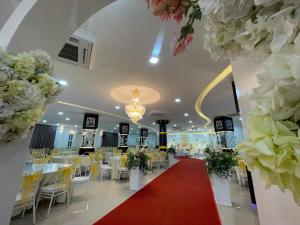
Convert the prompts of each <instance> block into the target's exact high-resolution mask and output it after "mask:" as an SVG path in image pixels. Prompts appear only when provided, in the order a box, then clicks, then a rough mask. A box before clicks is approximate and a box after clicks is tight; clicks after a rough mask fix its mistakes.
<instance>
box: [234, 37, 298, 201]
mask: <svg viewBox="0 0 300 225" xmlns="http://www.w3.org/2000/svg"><path fill="white" fill-rule="evenodd" d="M299 61H300V35H298V37H297V38H296V39H295V42H294V44H291V45H287V46H285V47H284V48H282V49H281V50H280V51H278V52H276V53H273V54H271V55H270V56H269V57H268V58H267V59H266V60H265V61H264V68H265V72H264V73H263V74H260V75H258V81H259V87H258V88H255V89H254V92H253V100H254V101H255V102H256V107H255V108H253V109H252V111H251V113H250V116H249V127H248V128H249V136H248V139H247V140H246V141H245V142H244V143H242V144H241V145H239V146H238V150H239V154H240V156H241V157H242V158H243V159H245V161H246V162H247V165H248V167H249V168H250V170H253V169H255V168H257V169H259V171H260V173H261V175H262V177H263V178H264V180H265V182H266V186H267V188H269V187H271V186H272V185H277V186H278V187H279V188H280V189H281V190H282V191H285V190H290V191H291V192H292V193H293V196H294V199H295V201H296V203H297V204H298V205H299V206H300V129H299V122H300V91H299V90H300V76H299V74H300V67H299Z"/></svg>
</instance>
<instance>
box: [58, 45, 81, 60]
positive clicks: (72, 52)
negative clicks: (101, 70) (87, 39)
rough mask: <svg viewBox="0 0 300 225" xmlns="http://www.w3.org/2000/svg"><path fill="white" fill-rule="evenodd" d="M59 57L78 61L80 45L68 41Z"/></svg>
mask: <svg viewBox="0 0 300 225" xmlns="http://www.w3.org/2000/svg"><path fill="white" fill-rule="evenodd" d="M58 57H60V58H63V59H67V60H71V61H73V62H76V63H78V47H77V46H75V45H71V44H69V43H66V44H65V45H64V47H63V49H62V50H61V51H60V53H59V54H58Z"/></svg>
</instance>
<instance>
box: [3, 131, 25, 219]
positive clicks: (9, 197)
mask: <svg viewBox="0 0 300 225" xmlns="http://www.w3.org/2000/svg"><path fill="white" fill-rule="evenodd" d="M30 139H31V134H30V135H28V137H27V138H25V139H17V140H15V141H13V142H11V143H6V144H0V224H1V225H9V223H10V218H11V213H12V209H13V206H14V202H15V198H16V194H17V192H18V189H19V187H20V185H21V180H22V171H23V169H24V162H25V156H26V153H27V152H28V149H29V144H30Z"/></svg>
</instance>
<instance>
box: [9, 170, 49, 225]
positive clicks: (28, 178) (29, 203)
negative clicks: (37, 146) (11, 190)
mask: <svg viewBox="0 0 300 225" xmlns="http://www.w3.org/2000/svg"><path fill="white" fill-rule="evenodd" d="M42 176H43V175H42V171H38V172H34V173H32V174H27V175H25V176H24V177H23V181H22V188H21V190H20V192H19V193H18V194H17V196H16V199H15V204H14V208H13V209H14V210H18V209H22V218H23V217H24V215H25V211H26V209H29V208H31V207H32V220H33V221H32V222H33V224H35V213H36V208H35V196H36V193H37V191H38V188H39V184H40V181H41V179H42Z"/></svg>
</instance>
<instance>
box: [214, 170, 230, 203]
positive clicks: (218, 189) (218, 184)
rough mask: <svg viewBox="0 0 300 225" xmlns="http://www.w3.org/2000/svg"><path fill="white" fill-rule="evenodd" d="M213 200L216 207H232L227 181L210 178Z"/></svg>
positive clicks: (216, 177)
mask: <svg viewBox="0 0 300 225" xmlns="http://www.w3.org/2000/svg"><path fill="white" fill-rule="evenodd" d="M211 178H212V179H211V181H212V186H213V191H214V195H215V199H216V202H217V204H218V205H224V206H229V207H231V206H232V202H231V194H230V184H229V179H225V178H220V177H218V176H216V175H213V176H212V177H211Z"/></svg>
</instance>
